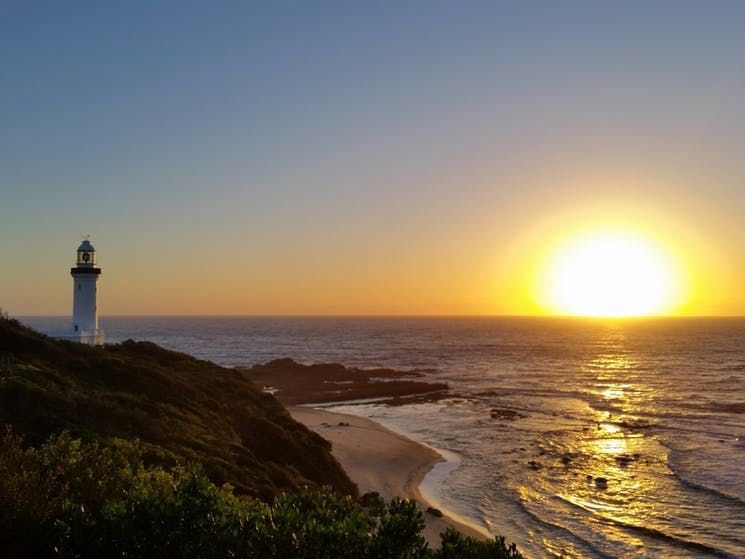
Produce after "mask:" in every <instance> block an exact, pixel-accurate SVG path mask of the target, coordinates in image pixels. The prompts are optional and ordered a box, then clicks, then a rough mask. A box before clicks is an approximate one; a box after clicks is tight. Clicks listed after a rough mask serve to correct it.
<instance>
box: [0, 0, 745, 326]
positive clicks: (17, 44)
mask: <svg viewBox="0 0 745 559" xmlns="http://www.w3.org/2000/svg"><path fill="white" fill-rule="evenodd" d="M743 29H745V3H743V2H739V1H732V2H725V1H712V2H708V1H692V2H686V1H683V0H681V1H654V0H651V1H637V2H634V1H627V2H590V1H587V2H578V1H571V0H568V1H564V2H554V1H549V2H537V1H531V0H521V1H514V2H497V1H492V2H472V1H463V2H455V1H451V2H440V1H414V0H412V1H405V2H400V1H396V2H392V1H391V2H389V1H375V2H372V1H371V2H362V1H360V2H357V1H353V2H349V1H339V2H324V1H317V2H285V1H271V2H263V3H260V2H221V1H211V2H188V1H178V2H157V3H154V2H137V1H132V2H107V1H99V0H97V1H92V2H76V1H71V2H54V1H49V2H25V1H17V2H16V1H8V0H6V1H4V2H2V3H0V131H1V133H0V262H2V268H1V269H2V273H0V307H2V308H3V309H5V310H6V311H8V312H10V313H11V314H14V315H65V314H69V313H70V310H71V305H72V303H71V296H72V280H71V278H70V276H69V268H70V266H71V265H72V264H73V261H74V257H75V249H76V247H77V245H78V244H79V243H80V240H81V239H82V236H83V235H90V239H91V242H92V243H93V245H94V246H95V247H96V249H97V251H98V260H99V264H100V265H101V267H102V269H103V274H102V277H101V280H100V305H99V306H100V308H101V311H102V313H103V314H104V315H106V314H109V315H114V314H150V315H155V314H412V315H413V314H439V315H450V314H509V315H529V314H543V313H545V312H546V309H544V308H542V307H541V306H540V301H539V299H540V297H539V294H537V293H536V291H535V288H534V286H535V285H537V284H538V283H540V282H539V280H538V279H537V278H536V275H539V274H540V273H541V272H539V270H540V269H541V266H542V262H543V261H545V260H546V259H547V258H548V257H547V256H546V254H547V251H548V250H549V248H550V247H551V246H552V243H553V244H555V243H556V242H558V241H557V240H558V239H561V238H564V237H566V236H567V235H569V234H571V233H572V232H574V231H580V230H583V228H587V227H594V226H601V225H606V224H622V225H623V226H625V227H629V228H632V229H634V230H640V231H645V232H646V233H648V234H649V235H650V238H654V239H655V240H656V241H658V242H659V243H661V244H663V245H665V247H667V248H666V249H665V250H669V252H670V254H674V255H675V257H676V258H677V259H678V260H679V261H680V265H681V269H685V270H686V271H685V276H686V281H687V282H688V284H690V289H689V290H688V292H687V295H686V297H685V300H684V301H682V302H681V304H680V305H679V307H678V308H676V310H675V312H677V313H681V314H694V315H696V314H698V315H718V314H725V315H745V289H743V286H744V285H745V250H743V247H745V110H743V99H745V33H743V31H742V30H743Z"/></svg>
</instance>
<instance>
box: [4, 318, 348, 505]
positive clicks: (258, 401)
mask: <svg viewBox="0 0 745 559" xmlns="http://www.w3.org/2000/svg"><path fill="white" fill-rule="evenodd" d="M2 354H5V356H6V358H7V357H9V362H10V370H9V371H3V372H0V425H2V424H9V425H12V426H13V429H14V432H15V433H17V434H20V435H23V436H24V438H25V440H26V441H27V442H28V443H30V444H39V443H41V442H43V441H44V440H46V439H47V438H48V437H49V436H50V435H52V434H55V433H59V432H61V431H63V430H67V431H70V432H71V433H72V434H73V435H74V436H79V437H82V438H83V439H86V440H97V439H104V438H109V437H120V438H138V439H140V440H141V441H143V443H144V448H145V451H146V455H147V459H148V460H149V461H151V462H152V463H161V464H165V465H168V464H172V463H174V462H177V461H180V462H189V461H194V462H200V463H202V464H203V465H204V467H205V471H206V473H207V474H208V476H209V477H210V479H212V480H213V481H214V482H216V483H218V484H219V483H224V482H229V483H231V484H232V485H233V486H234V487H235V488H236V491H238V492H240V493H245V494H248V495H253V496H257V497H259V498H262V499H264V500H268V499H271V498H272V497H273V496H275V495H277V494H278V493H279V492H280V491H282V490H291V489H297V488H299V487H301V486H303V485H310V486H319V485H324V484H326V485H330V486H332V487H333V488H334V490H335V491H337V492H339V493H347V494H354V493H356V487H355V486H354V484H353V483H352V482H351V481H350V480H349V478H348V477H347V476H346V474H345V473H344V472H343V470H342V469H341V467H340V466H339V464H338V463H337V462H336V460H334V458H333V457H332V456H331V453H330V445H329V443H328V442H326V441H325V440H323V439H322V438H321V437H319V436H318V435H316V434H314V433H313V432H311V431H309V430H308V429H307V428H305V427H304V426H303V425H301V424H299V423H297V422H296V421H294V420H293V419H292V418H291V417H290V416H289V414H288V413H287V412H286V411H285V409H284V408H283V407H282V405H281V404H280V403H279V402H278V401H277V400H276V399H275V398H274V397H272V396H271V395H269V394H266V393H264V392H262V391H261V390H260V389H259V388H258V387H257V386H256V385H254V384H253V383H252V382H251V381H250V380H248V379H247V378H245V376H243V375H242V374H240V373H239V372H237V371H234V370H232V369H227V368H224V367H220V366H218V365H215V364H214V363H210V362H207V361H201V360H198V359H195V358H193V357H190V356H188V355H185V354H182V353H177V352H173V351H168V350H165V349H163V348H161V347H158V346H156V345H155V344H152V343H147V342H132V341H128V342H124V343H122V344H118V345H112V346H106V347H103V348H91V347H87V346H84V345H80V344H75V343H71V342H62V341H57V340H54V339H51V338H49V337H47V336H43V335H41V334H39V333H37V332H35V331H33V330H31V329H29V328H26V327H25V326H23V325H21V324H20V323H18V322H17V321H15V320H8V319H3V318H0V357H2Z"/></svg>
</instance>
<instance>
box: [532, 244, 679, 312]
mask: <svg viewBox="0 0 745 559" xmlns="http://www.w3.org/2000/svg"><path fill="white" fill-rule="evenodd" d="M544 281H545V285H544V287H543V288H542V290H543V291H544V293H543V297H544V299H545V301H546V306H547V307H548V308H549V310H550V311H551V312H553V313H556V314H564V315H577V316H598V317H623V316H648V315H661V314H668V313H670V312H672V311H673V310H674V309H675V307H676V305H677V304H678V302H679V299H680V292H681V285H680V284H681V281H680V277H679V274H678V273H676V267H675V265H674V261H673V258H672V255H670V254H669V253H668V252H667V251H666V250H665V249H664V247H662V246H661V245H660V244H658V243H657V242H655V241H654V240H653V239H651V238H647V237H646V236H644V235H642V234H639V233H636V232H632V231H595V232H586V233H583V234H581V235H578V236H576V237H574V238H572V239H571V240H569V241H568V242H566V243H564V244H563V245H561V246H560V247H559V248H558V249H556V250H555V251H554V252H553V254H552V255H551V257H550V258H549V264H548V266H547V270H546V272H545V277H544Z"/></svg>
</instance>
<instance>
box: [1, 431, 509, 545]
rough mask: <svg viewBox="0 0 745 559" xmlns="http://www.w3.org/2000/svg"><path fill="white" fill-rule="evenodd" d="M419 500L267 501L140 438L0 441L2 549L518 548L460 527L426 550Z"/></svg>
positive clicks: (322, 496)
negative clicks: (163, 460)
mask: <svg viewBox="0 0 745 559" xmlns="http://www.w3.org/2000/svg"><path fill="white" fill-rule="evenodd" d="M423 527H424V520H423V517H422V514H421V512H420V511H419V510H418V509H417V507H416V505H415V504H414V503H412V502H409V501H402V500H398V499H394V500H393V501H391V502H390V503H384V502H383V501H382V500H379V499H376V500H373V502H372V503H369V505H368V506H367V507H363V506H362V505H360V504H359V503H358V502H357V501H355V500H354V499H353V498H351V497H340V496H338V495H335V494H334V493H333V492H332V491H331V490H329V489H322V490H307V489H306V490H301V491H299V492H297V493H292V494H283V495H281V496H279V497H277V498H276V499H275V500H274V502H273V503H272V504H271V505H268V504H266V503H263V502H261V501H259V500H256V499H252V498H250V497H244V496H236V495H234V494H233V491H232V488H231V487H230V486H227V485H226V486H223V487H217V486H216V485H214V484H212V483H211V482H210V481H209V480H208V479H207V478H206V477H205V476H204V475H203V473H202V472H201V471H200V469H199V468H198V467H189V468H174V469H171V470H165V469H163V468H160V467H146V466H145V465H144V464H143V461H142V452H141V450H140V448H139V445H138V443H137V442H131V441H125V440H121V439H114V440H112V441H111V442H110V443H108V444H106V445H104V444H99V443H81V441H80V440H77V439H73V438H71V437H70V436H68V435H65V434H63V435H61V436H58V437H54V438H52V439H50V440H49V441H48V442H47V443H46V444H44V445H43V446H41V447H39V448H38V449H35V448H23V446H22V444H21V440H20V439H19V438H18V437H16V436H14V435H13V434H12V433H10V432H8V433H6V435H5V437H4V439H3V441H2V448H0V557H10V558H26V557H28V558H31V557H34V558H35V557H62V558H99V557H107V558H109V557H111V558H114V557H127V558H149V557H157V558H159V559H168V558H177V557H178V558H210V559H211V558H214V559H217V558H220V559H224V558H231V557H235V558H257V559H269V558H277V559H293V558H297V559H300V558H307V559H323V558H328V559H340V558H350V559H352V558H354V559H397V558H402V559H417V558H427V559H456V558H457V559H461V558H462V559H469V558H479V559H481V558H495V559H499V558H510V559H517V558H519V557H520V554H519V553H518V552H517V551H516V549H515V547H514V546H508V545H506V544H505V542H504V540H503V539H495V540H492V541H489V542H481V541H477V540H474V539H471V538H467V537H464V536H463V535H461V534H459V533H458V532H456V531H453V530H448V531H447V532H445V533H443V534H442V542H443V544H442V548H441V549H438V550H432V549H430V548H429V547H428V546H427V543H426V542H425V540H424V539H423V537H422V535H421V531H422V528H423Z"/></svg>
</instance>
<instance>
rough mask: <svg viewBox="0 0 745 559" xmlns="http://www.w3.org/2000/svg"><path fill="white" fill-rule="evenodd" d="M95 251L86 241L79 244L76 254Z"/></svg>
mask: <svg viewBox="0 0 745 559" xmlns="http://www.w3.org/2000/svg"><path fill="white" fill-rule="evenodd" d="M95 251H96V249H95V248H93V245H92V244H91V242H90V241H89V240H88V239H86V240H84V241H83V242H82V243H80V246H79V247H78V252H95Z"/></svg>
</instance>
